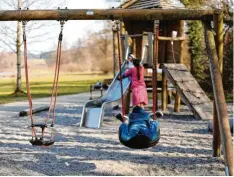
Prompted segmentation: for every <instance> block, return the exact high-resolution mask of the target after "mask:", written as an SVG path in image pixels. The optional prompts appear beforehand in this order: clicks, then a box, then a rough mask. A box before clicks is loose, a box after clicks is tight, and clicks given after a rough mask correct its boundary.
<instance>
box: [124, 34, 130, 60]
mask: <svg viewBox="0 0 234 177" xmlns="http://www.w3.org/2000/svg"><path fill="white" fill-rule="evenodd" d="M128 38H129V37H128V34H125V39H124V51H125V53H124V58H123V61H124V60H125V59H127V58H126V57H128V56H126V52H127V49H128V47H129V43H128V41H129V39H128Z"/></svg>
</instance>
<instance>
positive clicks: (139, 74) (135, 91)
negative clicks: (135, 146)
mask: <svg viewBox="0 0 234 177" xmlns="http://www.w3.org/2000/svg"><path fill="white" fill-rule="evenodd" d="M132 61H133V65H134V67H133V68H130V69H129V70H127V71H126V72H125V73H124V75H123V77H130V78H131V89H132V104H133V107H134V108H133V111H132V113H131V114H130V116H129V122H128V123H126V121H125V119H126V117H123V116H122V114H117V115H116V118H117V119H119V120H120V121H121V122H122V125H121V126H120V132H121V134H120V137H121V139H122V140H123V141H128V140H130V139H131V138H133V137H135V136H136V135H138V134H139V133H141V134H143V135H145V136H146V137H147V138H149V140H151V141H155V140H157V139H158V138H159V137H158V134H157V132H158V129H159V123H158V121H156V120H155V121H153V120H152V117H153V114H151V115H149V114H148V113H147V112H145V110H144V106H145V105H147V104H148V95H147V90H146V84H145V81H144V67H143V66H142V65H141V64H140V60H139V59H135V58H133V60H132ZM161 116H163V114H162V113H161V112H157V113H156V117H158V118H159V117H161Z"/></svg>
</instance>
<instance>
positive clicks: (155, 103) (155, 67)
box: [152, 20, 159, 119]
mask: <svg viewBox="0 0 234 177" xmlns="http://www.w3.org/2000/svg"><path fill="white" fill-rule="evenodd" d="M154 31H155V32H154V33H155V37H154V57H153V77H152V80H153V113H155V111H157V110H158V97H157V93H158V92H157V82H158V78H157V76H158V36H159V21H158V20H155V21H154ZM154 119H156V118H155V114H154Z"/></svg>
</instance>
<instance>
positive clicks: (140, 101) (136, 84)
mask: <svg viewBox="0 0 234 177" xmlns="http://www.w3.org/2000/svg"><path fill="white" fill-rule="evenodd" d="M133 65H134V67H133V68H130V69H129V70H127V71H126V72H125V73H124V75H123V77H131V89H132V104H133V107H134V106H140V107H142V108H143V109H144V106H145V105H147V104H148V95H147V90H146V85H145V81H144V67H143V66H142V65H141V64H140V60H139V59H135V58H134V59H133Z"/></svg>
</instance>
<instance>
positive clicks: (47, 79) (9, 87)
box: [0, 73, 111, 104]
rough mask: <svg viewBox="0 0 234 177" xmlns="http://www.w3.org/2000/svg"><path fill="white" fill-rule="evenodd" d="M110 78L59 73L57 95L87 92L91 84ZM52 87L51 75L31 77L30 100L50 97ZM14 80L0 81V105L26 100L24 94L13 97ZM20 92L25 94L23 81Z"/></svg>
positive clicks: (106, 76)
mask: <svg viewBox="0 0 234 177" xmlns="http://www.w3.org/2000/svg"><path fill="white" fill-rule="evenodd" d="M106 78H111V75H100V74H79V73H61V75H60V79H59V90H58V95H68V94H76V93H81V92H88V91H89V87H90V85H91V84H94V83H96V82H97V81H103V79H106ZM52 86H53V75H47V76H33V77H31V78H30V88H31V95H32V98H42V97H50V96H51V92H52ZM14 90H15V78H4V79H1V80H0V104H4V103H9V102H14V101H22V100H26V99H27V96H26V94H24V93H21V94H17V95H14V94H12V93H13V92H14ZM22 90H23V91H24V92H25V93H26V86H25V81H24V80H23V81H22Z"/></svg>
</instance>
